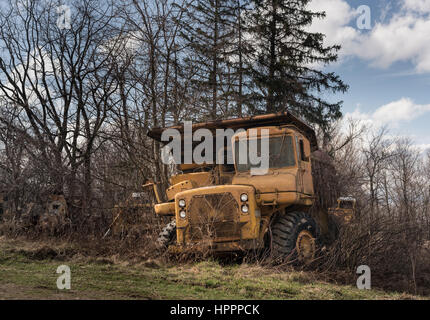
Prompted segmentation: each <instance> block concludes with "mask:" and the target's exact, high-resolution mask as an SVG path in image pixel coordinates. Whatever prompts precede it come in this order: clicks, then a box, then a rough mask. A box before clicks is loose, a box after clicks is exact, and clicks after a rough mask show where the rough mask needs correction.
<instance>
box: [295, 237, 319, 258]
mask: <svg viewBox="0 0 430 320" xmlns="http://www.w3.org/2000/svg"><path fill="white" fill-rule="evenodd" d="M296 248H297V255H298V258H299V260H300V261H303V262H311V261H312V260H313V259H314V258H315V238H314V237H313V235H312V233H310V232H309V231H308V230H303V231H301V232H300V233H299V235H298V237H297V241H296Z"/></svg>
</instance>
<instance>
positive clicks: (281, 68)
mask: <svg viewBox="0 0 430 320" xmlns="http://www.w3.org/2000/svg"><path fill="white" fill-rule="evenodd" d="M310 1H311V0H252V4H253V10H252V11H251V13H250V16H249V18H250V26H249V31H250V36H251V37H252V39H253V41H254V43H255V47H254V54H255V56H254V59H255V61H254V66H253V79H254V83H255V85H256V87H257V88H256V103H255V105H254V109H253V110H252V112H253V113H263V112H278V111H284V110H286V109H288V110H291V111H293V112H295V113H297V114H299V115H301V116H303V117H304V118H306V119H307V120H308V121H310V122H311V123H315V124H318V125H320V126H321V127H322V128H327V126H328V125H329V124H330V122H331V120H333V119H338V118H340V117H341V112H340V107H341V105H342V101H340V102H335V103H330V102H328V101H326V100H324V99H323V98H322V97H321V93H322V92H323V91H325V90H329V91H331V92H333V93H335V92H345V91H346V90H347V89H348V86H347V85H346V84H344V83H343V82H342V80H341V79H340V78H339V77H338V76H337V75H336V74H335V73H332V72H325V71H324V70H323V69H322V67H323V66H325V65H327V64H329V63H331V62H334V61H336V60H337V57H338V56H337V52H338V50H339V49H340V46H337V45H335V46H327V47H326V46H324V44H323V40H324V35H323V34H321V33H311V32H309V31H308V27H309V25H310V24H311V23H312V21H313V20H314V19H322V18H324V17H325V13H323V12H311V11H310V10H309V9H308V4H309V3H310Z"/></svg>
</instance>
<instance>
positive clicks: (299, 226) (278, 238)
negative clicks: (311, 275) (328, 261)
mask: <svg viewBox="0 0 430 320" xmlns="http://www.w3.org/2000/svg"><path fill="white" fill-rule="evenodd" d="M271 235H272V236H271V254H272V257H274V258H275V259H276V260H282V261H283V260H286V259H289V260H290V259H291V260H299V261H300V262H304V263H309V262H311V261H312V260H314V258H315V255H316V238H317V236H318V229H317V225H316V223H315V220H314V219H313V218H312V217H311V216H310V214H306V213H303V212H289V213H287V214H284V215H279V216H277V217H276V218H275V220H274V221H273V223H272V225H271Z"/></svg>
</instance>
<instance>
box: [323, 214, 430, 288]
mask: <svg viewBox="0 0 430 320" xmlns="http://www.w3.org/2000/svg"><path fill="white" fill-rule="evenodd" d="M424 239H425V237H424V232H423V229H422V226H421V225H420V224H419V223H418V222H408V221H403V222H400V221H398V220H397V219H392V218H379V219H373V220H368V221H355V222H353V223H351V224H339V236H338V239H337V240H336V241H335V242H334V243H333V244H332V245H331V246H330V247H328V248H327V249H326V250H325V252H324V254H323V255H322V259H321V261H320V263H319V266H318V269H319V270H320V271H321V270H323V271H327V272H330V273H333V272H339V273H342V272H346V273H348V274H355V272H356V270H357V267H358V266H360V265H367V266H369V267H370V269H371V272H372V283H373V284H376V285H377V286H380V287H382V288H390V289H396V290H406V291H411V292H414V293H418V291H420V290H419V288H418V285H417V279H418V278H419V277H420V276H421V273H422V272H424V270H425V269H426V266H429V260H428V255H423V254H422V253H423V250H424V244H425V241H424Z"/></svg>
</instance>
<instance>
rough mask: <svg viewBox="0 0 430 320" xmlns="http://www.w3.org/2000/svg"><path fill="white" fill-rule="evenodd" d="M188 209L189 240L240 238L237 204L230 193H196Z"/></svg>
mask: <svg viewBox="0 0 430 320" xmlns="http://www.w3.org/2000/svg"><path fill="white" fill-rule="evenodd" d="M188 211H189V219H190V220H189V221H190V225H189V237H190V240H192V241H195V240H202V239H212V240H216V239H219V238H237V239H240V230H241V224H240V213H239V205H238V203H237V202H236V200H235V198H234V197H233V195H232V194H231V193H229V192H225V193H218V194H206V195H196V196H194V197H193V198H192V200H191V203H190V206H189V208H188Z"/></svg>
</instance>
